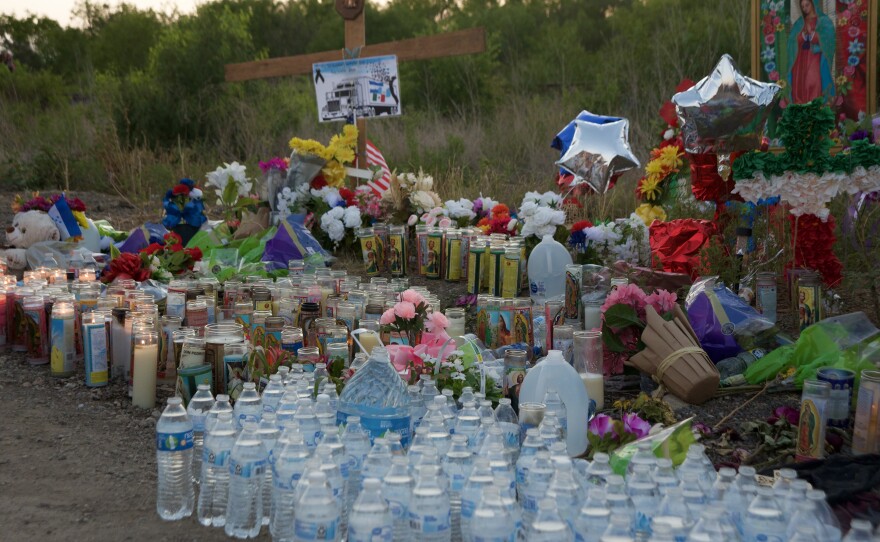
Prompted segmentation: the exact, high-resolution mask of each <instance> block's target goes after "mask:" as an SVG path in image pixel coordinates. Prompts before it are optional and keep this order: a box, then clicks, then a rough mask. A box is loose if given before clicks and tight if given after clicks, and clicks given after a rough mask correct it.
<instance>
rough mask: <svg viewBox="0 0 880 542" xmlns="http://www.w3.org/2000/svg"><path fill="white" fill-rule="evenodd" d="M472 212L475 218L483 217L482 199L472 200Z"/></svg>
mask: <svg viewBox="0 0 880 542" xmlns="http://www.w3.org/2000/svg"><path fill="white" fill-rule="evenodd" d="M473 211H474V214H476V215H477V217H482V216H483V198H477V199H475V200H474V208H473Z"/></svg>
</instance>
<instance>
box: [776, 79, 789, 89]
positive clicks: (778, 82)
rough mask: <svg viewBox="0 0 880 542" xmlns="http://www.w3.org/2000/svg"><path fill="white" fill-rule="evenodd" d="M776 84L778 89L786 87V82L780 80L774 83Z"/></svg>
mask: <svg viewBox="0 0 880 542" xmlns="http://www.w3.org/2000/svg"><path fill="white" fill-rule="evenodd" d="M776 84H777V85H779V88H785V87H787V86H788V81H786V80H785V79H780V80H779V81H776Z"/></svg>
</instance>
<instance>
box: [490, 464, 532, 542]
mask: <svg viewBox="0 0 880 542" xmlns="http://www.w3.org/2000/svg"><path fill="white" fill-rule="evenodd" d="M495 485H497V486H498V488H499V490H500V493H501V505H502V506H504V508H505V509H506V510H507V515H508V517H510V518H511V521H512V522H513V526H514V535H515V539H516V541H517V542H525V539H526V538H525V537H526V530H525V528H524V527H523V515H522V507H521V506H520V505H519V502H517V500H516V493H515V492H514V491H512V490H509V491H505V490H504V483H503V479H501V478H499V477H498V476H496V477H495Z"/></svg>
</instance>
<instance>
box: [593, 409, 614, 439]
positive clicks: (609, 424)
mask: <svg viewBox="0 0 880 542" xmlns="http://www.w3.org/2000/svg"><path fill="white" fill-rule="evenodd" d="M613 422H614V420H613V419H612V418H611V416H609V415H608V414H596V415H595V416H593V419H592V420H590V425H589V430H590V433H592V434H594V435H596V436H597V437H599V438H602V437H604V436H605V435H607V434H608V433H613V432H614V424H613ZM612 436H613V435H612Z"/></svg>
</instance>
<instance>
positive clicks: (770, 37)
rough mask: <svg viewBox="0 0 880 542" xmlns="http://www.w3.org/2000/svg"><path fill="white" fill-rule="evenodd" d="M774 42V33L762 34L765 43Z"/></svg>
mask: <svg viewBox="0 0 880 542" xmlns="http://www.w3.org/2000/svg"><path fill="white" fill-rule="evenodd" d="M775 42H776V34H767V35H766V36H764V43H766V44H767V45H773V44H774V43H775Z"/></svg>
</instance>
